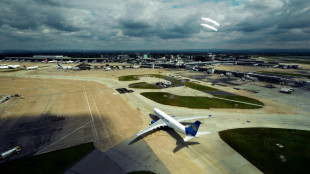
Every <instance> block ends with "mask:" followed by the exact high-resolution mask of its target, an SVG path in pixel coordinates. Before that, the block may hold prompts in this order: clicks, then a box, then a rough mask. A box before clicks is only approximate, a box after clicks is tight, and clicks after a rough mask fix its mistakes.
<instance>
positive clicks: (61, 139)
mask: <svg viewBox="0 0 310 174" xmlns="http://www.w3.org/2000/svg"><path fill="white" fill-rule="evenodd" d="M89 123H91V121H89V122H87V123H85V124H84V125H82V126H81V127H79V128H77V129H75V130H74V131H72V132H70V133H69V134H67V135H65V136H64V137H62V138H60V139H58V140H57V141H55V142H54V143H52V144H50V145H48V146H46V147H45V148H43V149H41V150H39V151H38V152H37V153H36V154H39V153H41V152H42V151H44V150H46V149H47V148H49V147H51V146H52V145H54V144H56V143H58V142H59V141H61V140H63V139H65V138H67V137H68V136H70V135H72V134H73V133H75V132H76V131H78V130H80V129H82V128H84V127H85V126H86V125H87V124H89Z"/></svg>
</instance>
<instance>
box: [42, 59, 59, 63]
mask: <svg viewBox="0 0 310 174" xmlns="http://www.w3.org/2000/svg"><path fill="white" fill-rule="evenodd" d="M45 62H46V63H57V62H58V61H57V60H51V61H49V60H47V59H46V60H45Z"/></svg>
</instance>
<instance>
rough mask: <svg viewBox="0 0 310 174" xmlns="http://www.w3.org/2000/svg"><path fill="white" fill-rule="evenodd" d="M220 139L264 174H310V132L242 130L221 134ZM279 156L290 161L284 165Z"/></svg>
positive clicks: (270, 129)
mask: <svg viewBox="0 0 310 174" xmlns="http://www.w3.org/2000/svg"><path fill="white" fill-rule="evenodd" d="M219 135H220V137H221V138H222V139H223V140H224V141H225V142H226V143H227V144H229V145H230V146H231V147H232V148H233V149H234V150H236V151H237V152H238V153H240V154H241V155H242V156H243V157H244V158H246V159H247V160H248V161H250V162H251V163H252V164H253V165H255V166H256V167H257V168H258V169H260V170H261V171H262V172H263V173H266V174H273V173H284V174H286V173H287V174H288V173H309V161H310V146H309V144H310V131H302V130H292V129H275V128H243V129H231V130H225V131H221V132H219ZM276 144H281V145H283V146H284V147H283V148H280V147H278V146H277V145H276ZM280 155H283V156H284V157H285V159H286V160H287V161H286V162H282V161H281V160H280Z"/></svg>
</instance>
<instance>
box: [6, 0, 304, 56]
mask: <svg viewBox="0 0 310 174" xmlns="http://www.w3.org/2000/svg"><path fill="white" fill-rule="evenodd" d="M0 7H1V10H0V16H1V17H0V50H14V49H20V50H79V49H81V50H180V49H233V50H234V49H238V50H242V49H310V20H309V16H310V1H308V0H294V1H293V0H272V1H268V0H232V1H228V0H191V1H188V0H162V1H158V0H127V1H124V0H113V1H110V0H89V1H83V0H74V1H62V0H2V1H0ZM202 17H207V18H211V19H213V20H215V21H217V22H219V23H220V24H221V25H220V26H219V27H217V30H218V31H217V32H216V31H213V30H210V29H208V28H206V27H203V26H201V23H203V21H202V19H201V18H202Z"/></svg>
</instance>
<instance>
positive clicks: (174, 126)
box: [154, 108, 186, 135]
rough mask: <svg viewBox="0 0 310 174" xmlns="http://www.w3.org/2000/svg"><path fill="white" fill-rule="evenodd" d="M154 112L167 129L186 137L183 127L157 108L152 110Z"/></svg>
mask: <svg viewBox="0 0 310 174" xmlns="http://www.w3.org/2000/svg"><path fill="white" fill-rule="evenodd" d="M154 112H155V113H156V115H157V116H158V117H159V118H160V119H162V120H163V121H164V122H165V123H166V124H167V126H168V127H170V128H172V129H174V130H176V131H178V132H180V133H182V134H185V135H186V132H185V126H183V125H182V124H181V123H179V122H178V121H176V120H175V119H174V118H173V117H170V116H169V115H167V114H166V113H164V112H163V111H161V110H159V109H157V108H154Z"/></svg>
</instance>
